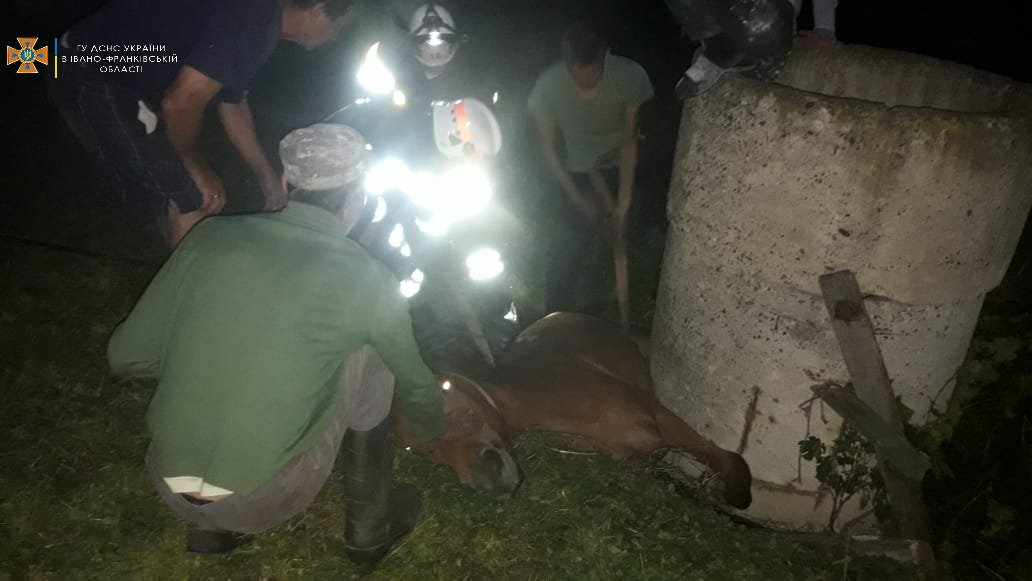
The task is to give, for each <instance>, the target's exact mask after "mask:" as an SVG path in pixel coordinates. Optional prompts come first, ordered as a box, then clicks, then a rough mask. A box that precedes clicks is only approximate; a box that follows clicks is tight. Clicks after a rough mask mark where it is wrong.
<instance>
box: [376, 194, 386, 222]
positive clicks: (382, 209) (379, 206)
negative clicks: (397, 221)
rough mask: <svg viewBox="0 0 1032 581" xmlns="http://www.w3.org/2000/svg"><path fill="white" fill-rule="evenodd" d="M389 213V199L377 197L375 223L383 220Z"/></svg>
mask: <svg viewBox="0 0 1032 581" xmlns="http://www.w3.org/2000/svg"><path fill="white" fill-rule="evenodd" d="M386 215H387V201H386V200H384V199H383V198H376V211H375V212H373V224H376V223H377V222H379V221H381V220H383V218H384V216H386Z"/></svg>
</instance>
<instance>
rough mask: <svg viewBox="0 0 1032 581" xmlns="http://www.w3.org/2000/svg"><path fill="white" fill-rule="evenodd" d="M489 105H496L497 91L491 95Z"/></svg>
mask: <svg viewBox="0 0 1032 581" xmlns="http://www.w3.org/2000/svg"><path fill="white" fill-rule="evenodd" d="M491 103H493V104H496V105H497V104H498V91H495V92H494V94H493V95H491Z"/></svg>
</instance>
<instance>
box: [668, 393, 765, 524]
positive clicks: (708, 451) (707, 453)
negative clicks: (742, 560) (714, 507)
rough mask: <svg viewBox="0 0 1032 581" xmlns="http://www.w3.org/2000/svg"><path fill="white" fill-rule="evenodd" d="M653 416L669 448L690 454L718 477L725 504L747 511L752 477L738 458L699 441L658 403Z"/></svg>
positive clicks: (712, 444)
mask: <svg viewBox="0 0 1032 581" xmlns="http://www.w3.org/2000/svg"><path fill="white" fill-rule="evenodd" d="M653 413H654V415H655V418H656V424H657V426H658V428H659V433H660V435H661V436H662V438H663V439H664V440H665V441H666V443H667V444H668V445H669V446H670V447H671V448H676V449H678V450H681V451H683V452H686V453H688V454H691V455H692V456H693V457H695V458H697V459H698V460H699V461H701V462H702V463H703V464H705V465H706V466H708V467H709V468H710V470H713V471H714V472H716V473H717V475H718V476H720V479H721V480H722V481H723V482H724V499H725V500H727V502H728V504H730V505H731V506H734V507H736V508H746V507H748V506H749V504H751V503H752V492H751V488H752V473H751V472H750V471H749V465H748V464H746V463H745V460H744V459H743V458H742V457H741V456H740V455H739V454H736V453H734V452H730V451H728V450H725V449H723V448H721V447H719V446H717V445H716V444H714V443H713V442H711V441H709V440H707V439H706V438H704V437H702V436H701V435H700V434H699V433H698V432H696V431H695V430H693V429H692V428H691V426H689V425H688V424H686V423H684V421H683V420H682V419H681V418H679V417H677V416H676V415H675V414H674V413H673V412H671V411H670V410H668V409H666V408H665V407H663V405H662V404H660V403H659V402H656V404H655V406H654V407H653Z"/></svg>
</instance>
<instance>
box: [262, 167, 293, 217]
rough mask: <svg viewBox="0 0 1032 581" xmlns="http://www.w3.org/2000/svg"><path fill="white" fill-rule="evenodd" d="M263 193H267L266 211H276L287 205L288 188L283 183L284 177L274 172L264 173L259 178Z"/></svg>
mask: <svg viewBox="0 0 1032 581" xmlns="http://www.w3.org/2000/svg"><path fill="white" fill-rule="evenodd" d="M258 181H259V183H260V185H261V188H262V193H263V194H264V195H265V208H264V209H265V211H266V212H275V211H276V210H282V209H283V207H284V206H286V205H287V188H286V187H284V185H283V179H282V178H281V177H280V176H278V175H276V174H274V173H270V174H268V175H263V176H261V177H260V178H259V179H258Z"/></svg>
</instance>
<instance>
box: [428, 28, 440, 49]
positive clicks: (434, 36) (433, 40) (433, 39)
mask: <svg viewBox="0 0 1032 581" xmlns="http://www.w3.org/2000/svg"><path fill="white" fill-rule="evenodd" d="M426 43H427V44H428V45H430V46H441V45H442V44H444V41H443V40H441V33H440V32H437V31H436V30H434V31H432V32H431V33H430V39H429V40H427V41H426Z"/></svg>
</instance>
